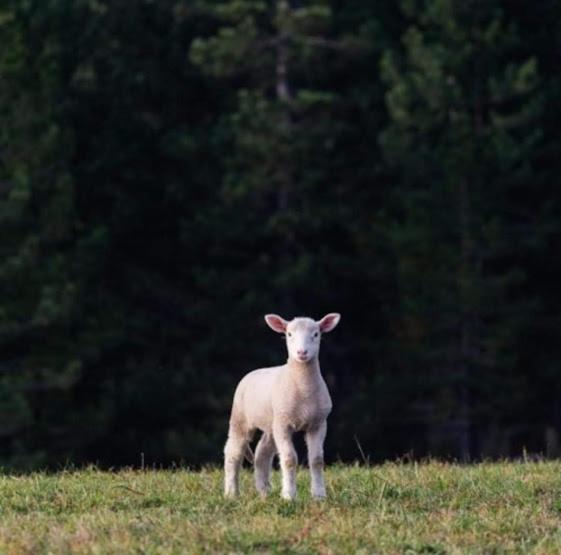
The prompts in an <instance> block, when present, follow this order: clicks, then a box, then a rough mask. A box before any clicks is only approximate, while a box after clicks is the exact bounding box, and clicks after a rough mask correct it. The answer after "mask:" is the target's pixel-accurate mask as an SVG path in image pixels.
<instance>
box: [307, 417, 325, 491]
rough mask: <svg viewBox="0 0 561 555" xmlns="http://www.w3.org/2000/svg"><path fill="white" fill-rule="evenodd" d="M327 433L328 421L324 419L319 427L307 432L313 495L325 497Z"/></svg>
mask: <svg viewBox="0 0 561 555" xmlns="http://www.w3.org/2000/svg"><path fill="white" fill-rule="evenodd" d="M326 433H327V422H325V421H323V422H322V423H321V424H320V425H319V426H318V427H317V428H314V429H312V430H308V431H307V432H306V445H307V446H308V464H309V465H310V476H311V482H312V497H314V498H316V499H323V498H324V497H325V483H324V480H323V442H324V440H325V434H326Z"/></svg>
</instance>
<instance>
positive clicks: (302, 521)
mask: <svg viewBox="0 0 561 555" xmlns="http://www.w3.org/2000/svg"><path fill="white" fill-rule="evenodd" d="M274 478H275V485H276V488H275V491H274V493H273V495H272V496H271V497H269V498H268V499H266V500H262V499H261V498H259V497H258V496H257V495H256V494H255V492H254V490H253V487H252V482H251V480H252V477H251V475H250V474H249V472H245V473H244V476H243V486H244V487H243V494H242V496H241V498H240V499H239V500H224V499H223V497H222V491H221V490H222V483H221V482H222V473H221V471H220V470H217V469H209V470H204V471H201V472H189V471H185V470H177V471H156V470H154V471H152V470H149V471H145V472H141V471H122V472H115V473H112V472H101V471H98V470H96V469H88V470H82V471H64V472H61V473H57V474H50V475H49V474H42V473H37V474H31V475H25V476H11V475H8V474H3V475H0V553H2V554H4V553H7V554H16V553H56V554H64V553H99V554H106V553H119V554H122V553H147V554H152V553H153V554H167V553H177V554H183V553H219V552H257V553H320V554H328V553H356V552H358V553H374V552H375V553H503V552H509V553H511V552H519V553H555V552H558V553H560V552H561V464H560V463H557V462H541V463H499V464H482V465H476V466H458V465H448V464H441V463H427V464H419V465H417V464H407V465H402V464H386V465H383V466H377V467H371V468H365V467H361V466H343V465H338V466H332V467H329V468H328V470H327V480H328V495H329V499H328V500H327V501H325V502H314V501H312V500H311V499H310V498H309V495H308V491H307V489H308V476H307V473H306V472H304V470H302V471H301V472H300V473H299V494H300V497H299V500H298V501H296V502H295V503H287V502H285V501H282V500H281V499H280V498H279V492H278V483H279V476H278V475H276V476H275V477H274Z"/></svg>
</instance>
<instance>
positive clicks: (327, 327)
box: [319, 314, 340, 333]
mask: <svg viewBox="0 0 561 555" xmlns="http://www.w3.org/2000/svg"><path fill="white" fill-rule="evenodd" d="M339 318H340V316H339V314H328V315H327V316H324V317H323V318H322V319H321V320H320V322H319V329H320V330H321V331H322V333H327V332H328V331H331V330H332V329H334V328H335V326H336V325H337V324H338V323H339Z"/></svg>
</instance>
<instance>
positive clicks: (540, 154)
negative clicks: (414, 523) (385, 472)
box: [0, 0, 561, 469]
mask: <svg viewBox="0 0 561 555" xmlns="http://www.w3.org/2000/svg"><path fill="white" fill-rule="evenodd" d="M0 45H1V46H0V464H2V465H3V466H5V467H9V468H15V469H26V468H37V467H41V468H44V467H51V468H58V467H61V466H64V465H67V464H77V465H81V464H85V463H88V462H94V463H98V464H100V465H101V466H104V467H106V466H113V467H118V466H121V465H134V466H136V465H138V464H140V460H141V454H143V456H144V461H145V464H147V465H170V464H174V463H177V464H180V463H185V464H188V465H191V466H197V465H200V464H204V463H208V462H218V461H219V460H220V458H221V450H222V446H223V443H224V440H225V434H226V428H227V419H228V413H229V406H230V402H231V398H232V394H233V390H234V387H235V385H236V383H237V382H238V380H239V379H240V378H241V377H242V376H243V375H244V374H245V373H246V372H247V371H249V370H251V369H253V368H256V367H260V366H266V365H273V364H278V363H281V362H283V361H284V359H285V348H284V346H283V344H282V342H281V341H279V337H278V336H277V335H275V334H274V333H272V332H271V331H270V330H268V329H267V328H266V326H265V324H264V322H263V315H264V314H265V313H268V312H276V313H279V314H281V315H283V316H284V317H286V318H291V317H293V316H296V315H310V316H313V317H315V318H319V317H321V316H323V315H324V314H325V313H327V312H331V311H337V312H341V313H342V316H343V317H342V321H341V324H340V325H339V327H338V328H337V330H336V331H334V332H333V333H332V334H330V335H329V336H327V337H326V338H325V340H324V344H323V347H322V356H321V362H322V368H323V372H324V375H325V377H326V380H327V382H328V385H329V387H330V390H331V391H332V394H333V397H334V401H335V409H334V412H333V414H332V416H331V419H330V432H329V435H328V440H327V453H328V458H329V460H332V461H333V460H336V459H342V460H346V461H348V460H354V459H357V458H360V457H361V455H360V453H359V449H358V446H357V441H358V442H360V444H361V446H362V449H363V450H364V453H365V455H366V456H369V457H370V460H371V461H379V460H384V459H387V458H390V459H393V458H396V457H403V456H406V457H413V458H421V457H425V456H436V457H445V458H453V459H458V460H462V461H467V460H478V459H482V458H501V457H519V456H521V455H522V454H523V452H524V451H526V452H527V453H530V454H538V455H543V456H557V455H559V454H560V447H559V435H558V434H559V432H560V431H561V411H560V398H561V379H560V377H561V374H560V373H561V338H560V324H561V319H560V302H561V290H560V287H559V283H560V277H561V260H560V256H559V255H560V252H561V251H560V246H561V233H560V232H561V219H560V216H561V192H560V189H559V174H560V170H561V133H560V132H559V126H560V124H561V102H560V98H561V4H560V3H559V2H557V1H553V0H550V1H546V0H534V1H533V2H527V1H522V0H461V1H460V0H399V1H398V0H379V1H377V2H373V1H372V0H331V1H327V0H325V1H323V0H310V1H304V0H302V1H296V0H290V1H288V0H278V1H276V2H273V1H259V0H255V1H253V0H232V1H227V0H224V1H213V0H198V1H188V0H183V1H179V0H175V1H172V0H158V1H151V0H18V1H14V0H11V1H10V0H0Z"/></svg>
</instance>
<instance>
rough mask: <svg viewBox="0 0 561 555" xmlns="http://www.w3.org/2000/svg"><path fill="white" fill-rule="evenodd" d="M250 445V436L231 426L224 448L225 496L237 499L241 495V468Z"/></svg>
mask: <svg viewBox="0 0 561 555" xmlns="http://www.w3.org/2000/svg"><path fill="white" fill-rule="evenodd" d="M248 444H249V437H248V434H247V433H246V432H245V431H244V430H241V429H238V428H237V427H235V426H232V425H230V430H229V432H228V440H227V441H226V445H225V446H224V495H225V496H226V497H236V496H237V495H238V493H239V477H240V468H241V466H242V463H243V458H244V455H245V453H246V449H247V446H248Z"/></svg>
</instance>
